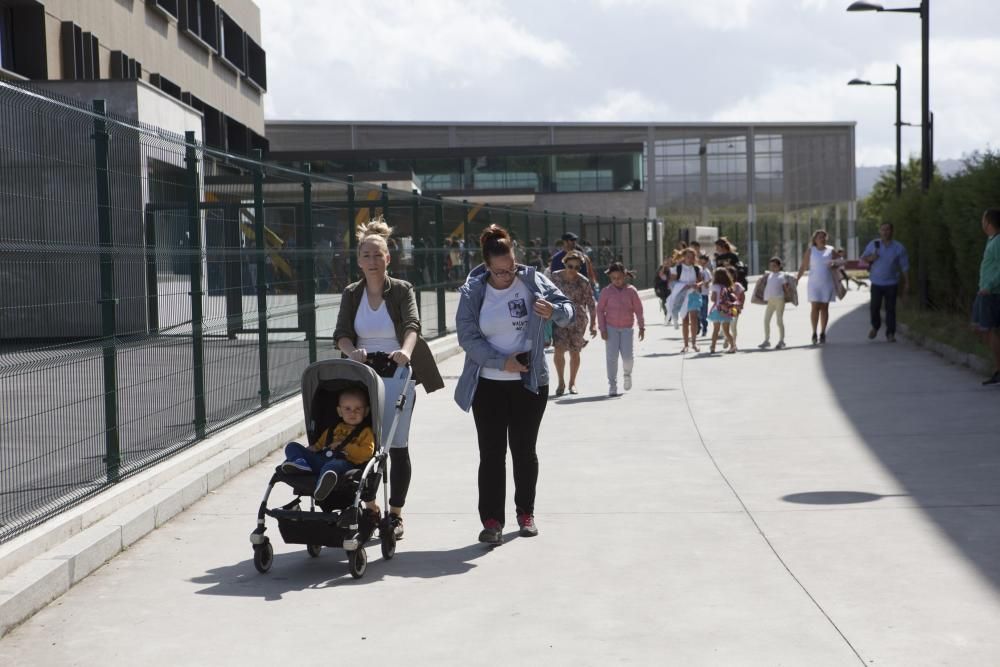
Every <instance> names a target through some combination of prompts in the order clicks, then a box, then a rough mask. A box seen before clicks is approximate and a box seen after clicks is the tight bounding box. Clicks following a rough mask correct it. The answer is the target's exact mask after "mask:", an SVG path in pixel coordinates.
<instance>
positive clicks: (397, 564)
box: [190, 532, 517, 601]
mask: <svg viewBox="0 0 1000 667" xmlns="http://www.w3.org/2000/svg"><path fill="white" fill-rule="evenodd" d="M516 536H517V533H516V532H513V533H509V534H507V535H505V536H504V543H507V542H509V541H510V540H511V539H513V537H516ZM367 549H368V569H367V571H366V572H365V575H364V576H363V577H362V578H361V579H354V578H352V577H351V575H350V572H349V571H348V568H347V557H346V556H345V555H344V550H343V549H331V548H324V549H323V551H322V552H321V553H320V555H319V557H318V558H312V557H311V556H309V555H308V554H306V551H305V549H304V548H303V549H301V550H298V551H294V552H292V553H280V554H275V555H274V563H273V565H272V566H271V570H270V571H269V572H268V573H267V574H260V573H259V572H257V570H256V569H254V565H253V558H248V559H246V560H244V561H241V562H239V563H236V564H235V565H223V566H220V567H216V568H213V569H211V570H208V571H207V572H206V573H205V574H203V575H201V576H198V577H192V578H191V579H190V581H191V582H192V583H195V584H207V585H208V586H207V588H203V589H201V590H199V591H197V594H198V595H223V596H235V597H255V598H263V599H264V600H269V601H270V600H281V599H282V597H283V596H284V595H285V594H287V593H292V592H296V591H304V590H309V589H321V588H332V587H334V586H344V585H364V584H371V583H375V582H377V581H381V580H382V579H383V578H384V577H407V578H418V579H435V578H438V577H449V576H453V575H457V574H465V573H466V572H468V571H469V570H471V569H472V568H474V567H476V564H475V563H473V562H472V561H474V560H475V559H477V558H480V557H481V556H484V555H486V554H488V553H489V552H490V550H491V549H490V547H488V546H485V545H483V544H480V543H478V542H477V543H475V544H470V545H469V546H465V547H461V548H459V549H451V550H443V551H396V555H395V556H394V557H393V559H392V560H388V561H387V560H385V559H384V558H382V556H381V553H380V552H379V546H378V543H377V541H376V542H375V543H370V544H369V545H368V547H367Z"/></svg>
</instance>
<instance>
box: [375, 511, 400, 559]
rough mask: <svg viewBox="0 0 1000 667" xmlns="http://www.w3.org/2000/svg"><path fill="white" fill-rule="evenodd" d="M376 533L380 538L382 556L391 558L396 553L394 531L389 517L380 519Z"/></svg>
mask: <svg viewBox="0 0 1000 667" xmlns="http://www.w3.org/2000/svg"><path fill="white" fill-rule="evenodd" d="M378 534H379V537H380V538H381V540H382V558H385V559H386V560H391V559H392V557H393V556H395V555H396V533H395V532H393V530H392V523H390V522H389V519H383V520H382V524H381V525H380V526H379V530H378Z"/></svg>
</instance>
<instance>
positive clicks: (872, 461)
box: [0, 292, 1000, 666]
mask: <svg viewBox="0 0 1000 667" xmlns="http://www.w3.org/2000/svg"><path fill="white" fill-rule="evenodd" d="M866 295H867V293H864V294H862V295H860V296H859V295H858V294H857V293H854V292H852V293H851V294H850V296H849V298H848V300H847V301H846V302H844V303H840V304H836V305H834V306H833V308H832V309H831V311H832V315H833V323H832V325H831V328H830V335H829V338H830V342H829V344H828V345H827V346H826V347H824V348H812V347H808V346H806V345H804V343H806V341H807V338H808V325H807V316H808V313H807V310H806V309H805V308H799V309H793V310H790V311H789V313H788V318H787V319H788V326H789V336H788V342H789V344H790V348H789V349H787V350H784V351H780V352H776V351H770V352H758V351H756V349H755V346H756V344H757V343H758V342H759V341H760V336H761V333H760V332H761V325H760V318H761V314H762V309H761V308H760V307H750V308H749V310H748V312H747V314H746V315H745V317H744V319H743V322H742V323H741V326H740V336H741V341H740V342H741V344H742V346H743V347H745V348H747V349H752V350H754V351H753V352H752V353H743V354H738V355H717V356H714V357H708V356H700V357H699V356H693V355H688V356H681V355H680V354H678V351H679V349H680V343H679V340H678V339H679V333H680V332H678V331H675V330H673V329H672V328H665V327H664V326H663V325H662V324H660V322H661V321H662V320H661V319H660V318H659V317H658V314H657V307H656V305H655V302H647V313H648V314H649V319H650V320H651V322H652V325H651V326H650V328H649V336H648V338H647V340H646V342H644V343H641V344H638V345H637V350H636V353H637V363H636V371H635V387H634V388H633V390H632V391H631V392H629V393H628V394H627V395H626V396H624V397H622V398H619V399H607V398H606V397H605V396H604V394H605V391H606V380H605V378H604V364H603V345H602V344H601V343H600V341H599V340H598V341H597V342H596V343H594V344H591V345H590V346H589V347H588V348H587V349H586V350H585V353H584V362H583V371H582V376H581V380H580V382H579V385H580V388H581V391H582V393H581V394H580V395H578V396H567V397H564V398H562V399H559V400H553V401H551V402H550V405H549V408H548V411H547V413H546V416H545V420H544V422H543V426H542V434H541V436H540V444H539V453H540V458H541V479H540V484H539V497H538V507H537V512H538V515H537V516H538V523H539V527H540V529H541V535H540V536H539V537H538V538H536V539H522V538H518V537H516V533H515V532H514V530H513V529H511V528H508V534H507V537H506V544H505V545H504V546H502V547H500V548H498V549H496V550H493V551H488V550H487V549H485V548H483V547H482V546H481V545H479V544H478V543H477V542H476V534H477V532H478V530H479V526H478V522H477V518H476V511H475V506H476V490H475V475H476V465H477V451H476V447H475V440H474V438H475V436H474V430H473V424H472V418H471V416H469V415H465V414H463V413H461V412H460V411H459V410H458V409H457V408H456V407H455V405H454V403H453V402H452V398H451V388H452V387H453V385H454V379H455V377H456V376H457V375H458V373H459V370H460V368H461V357H456V358H453V359H451V360H449V361H448V362H446V363H445V364H444V366H443V368H442V370H443V372H444V375H446V376H447V378H448V383H449V388H448V389H447V390H445V391H441V392H438V393H436V394H433V395H430V396H428V395H426V394H422V393H421V394H419V396H418V401H417V416H416V418H415V424H414V433H413V442H414V445H413V458H414V484H413V487H412V489H411V494H410V500H409V504H408V508H407V509H408V511H407V524H406V525H407V536H406V539H405V540H403V541H402V542H401V543H400V545H399V550H398V552H397V556H396V558H395V559H394V560H392V561H390V562H384V561H382V560H381V558H380V555H379V550H378V547H377V545H376V546H370V547H369V554H370V561H369V566H368V573H367V574H366V576H365V578H364V579H361V580H359V581H355V580H352V579H351V578H350V575H349V574H348V573H347V565H346V561H345V560H344V559H343V558H342V555H341V554H342V552H340V551H338V550H332V549H326V550H324V551H323V553H322V555H321V556H320V557H319V558H318V559H311V558H309V557H308V556H307V555H306V553H305V550H304V549H302V548H300V547H289V546H286V545H284V544H282V543H281V540H280V537H279V536H278V533H277V530H276V528H275V527H274V526H273V524H272V530H271V531H270V533H271V534H272V538H273V539H274V544H275V548H276V552H277V555H276V558H275V564H274V567H273V569H272V570H271V572H270V574H268V575H259V574H257V573H256V571H255V570H254V568H253V565H252V562H251V550H250V545H249V543H248V541H247V534H248V533H249V531H250V530H251V529H252V528H253V523H254V521H253V517H254V512H255V510H256V505H257V503H258V502H259V499H260V495H261V493H262V491H263V489H264V485H265V482H266V480H267V478H268V476H269V470H270V467H271V466H273V465H275V464H276V462H277V461H278V460H279V457H278V456H272V457H271V458H270V459H269V460H267V461H266V462H265V463H263V464H261V465H259V466H257V467H256V468H253V469H251V470H249V471H247V472H246V473H244V474H242V475H241V476H239V477H237V478H235V479H234V480H233V481H232V482H230V483H229V484H227V485H226V486H224V487H222V488H220V489H219V490H217V491H216V492H214V493H212V494H211V495H210V496H209V497H208V498H206V499H205V500H203V501H201V502H199V503H197V504H196V505H194V506H193V507H192V508H191V509H189V510H188V511H186V512H184V513H183V514H181V515H179V516H177V517H176V518H175V519H173V520H172V521H171V522H170V523H168V524H167V525H166V526H164V527H163V528H161V529H159V530H157V531H155V532H154V533H152V534H150V535H149V536H148V537H146V538H144V539H143V540H141V541H140V542H138V543H137V544H136V545H135V546H134V547H133V548H131V549H129V550H128V551H127V552H125V553H124V554H122V555H121V556H119V557H118V558H116V559H114V560H113V561H112V562H110V563H109V564H107V565H106V566H105V567H103V568H102V569H100V570H98V571H97V572H96V573H95V574H93V575H92V576H90V577H89V578H88V579H86V580H84V581H83V582H82V583H81V584H79V585H78V586H76V587H75V588H73V589H72V590H71V591H70V592H69V593H67V594H66V595H65V596H63V597H62V598H60V599H59V600H57V601H56V602H55V603H53V604H52V605H50V606H49V607H48V608H46V609H45V610H43V611H42V612H40V613H39V614H37V615H36V616H35V617H34V618H32V619H31V620H29V621H28V622H26V623H25V624H24V625H22V626H21V627H19V628H18V629H16V630H14V631H13V632H11V633H10V634H9V635H8V636H7V637H5V638H4V639H3V640H2V641H0V664H10V665H14V664H17V665H95V664H101V665H136V664H144V665H161V664H162V665H167V664H170V665H177V664H181V665H196V664H197V665H223V664H233V665H235V664H243V665H277V664H286V663H289V662H290V661H291V662H295V663H301V664H319V663H320V662H321V661H324V662H335V663H341V664H343V663H347V662H349V661H350V662H357V661H358V660H366V661H370V662H381V661H386V662H391V663H393V664H396V663H398V664H411V665H425V664H426V665H431V664H433V665H496V664H504V663H505V664H516V665H520V664H531V665H540V664H545V665H562V664H566V665H569V664H573V665H591V664H608V663H614V664H618V663H629V664H640V665H652V664H657V665H660V664H670V665H685V666H686V665H810V666H818V665H858V664H875V665H905V666H913V665H931V664H934V665H937V664H954V665H963V666H968V665H996V664H1000V633H998V630H997V629H998V628H1000V595H998V590H1000V558H998V557H997V554H998V553H1000V483H998V476H1000V447H998V445H1000V442H998V440H1000V439H998V438H997V433H996V430H995V424H996V414H997V409H998V407H1000V392H997V391H993V392H991V391H989V390H986V389H982V388H981V387H980V386H979V382H978V378H977V377H976V376H975V375H973V374H972V373H970V372H968V371H965V370H962V369H958V368H955V367H951V366H948V365H947V364H946V363H944V362H943V361H941V360H940V359H938V358H937V357H934V356H933V355H931V354H929V353H927V352H924V351H922V350H919V349H917V348H915V347H912V346H910V345H908V344H906V343H899V344H896V345H894V346H892V345H888V344H885V343H882V342H878V343H870V342H868V341H867V340H866V339H865V332H866V331H867V324H866V322H865V319H866V318H865V314H864V309H863V308H862V306H863V299H864V298H865V297H866ZM509 502H510V501H509ZM508 523H509V524H510V525H513V523H514V521H513V507H512V506H511V507H510V516H508Z"/></svg>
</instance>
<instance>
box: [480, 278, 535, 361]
mask: <svg viewBox="0 0 1000 667" xmlns="http://www.w3.org/2000/svg"><path fill="white" fill-rule="evenodd" d="M530 304H531V291H530V290H529V289H528V287H527V285H525V284H524V283H523V282H522V281H521V279H520V278H515V279H514V283H513V284H512V285H511V286H510V287H508V288H507V289H503V290H498V289H496V288H494V287H492V286H491V285H490V284H489V283H486V294H485V296H484V297H483V307H482V310H480V311H479V328H480V329H481V330H482V332H483V335H484V336H486V340H487V341H488V342H489V344H490V345H492V346H493V348H494V349H495V350H497V351H498V352H501V353H503V354H505V355H507V356H510V355H511V354H518V353H521V352H527V351H528V350H530V349H531V341H529V340H528V307H529V305H530ZM479 377H484V378H487V379H489V380H520V379H521V374H520V373H509V372H507V371H503V370H497V369H495V368H484V369H482V370H481V371H479Z"/></svg>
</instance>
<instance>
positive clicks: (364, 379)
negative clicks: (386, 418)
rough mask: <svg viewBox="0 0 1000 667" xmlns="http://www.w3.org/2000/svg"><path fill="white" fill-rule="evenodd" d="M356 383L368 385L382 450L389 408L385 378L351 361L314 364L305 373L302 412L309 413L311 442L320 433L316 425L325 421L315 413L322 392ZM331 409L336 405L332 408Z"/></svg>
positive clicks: (307, 415) (374, 423)
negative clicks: (383, 416)
mask: <svg viewBox="0 0 1000 667" xmlns="http://www.w3.org/2000/svg"><path fill="white" fill-rule="evenodd" d="M354 384H360V385H362V386H364V388H365V390H366V391H367V392H368V403H369V409H370V414H371V426H372V433H374V434H375V446H376V448H381V447H382V414H383V410H384V409H385V406H384V404H385V388H384V387H383V385H382V378H380V377H379V376H378V374H377V373H376V372H375V371H374V370H373V369H372V368H371V367H370V366H366V365H365V364H362V363H358V362H357V361H353V360H351V359H328V360H326V361H317V362H316V363H315V364H311V365H310V366H309V367H308V368H306V370H305V371H303V373H302V409H303V411H304V412H305V417H306V428H307V429H308V435H309V442H310V443H312V442H313V438H315V437H317V436H318V435H319V434H318V433H315V425H316V424H317V423H319V422H320V421H322V420H319V419H317V415H316V414H314V413H313V410H314V408H315V407H316V406H315V405H314V404H313V403H314V400H315V398H316V394H318V393H319V392H320V391H321V390H324V389H325V390H329V391H340V390H342V389H345V388H346V387H348V386H350V385H354ZM329 409H330V410H335V409H336V406H335V405H331V406H330V407H329Z"/></svg>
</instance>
